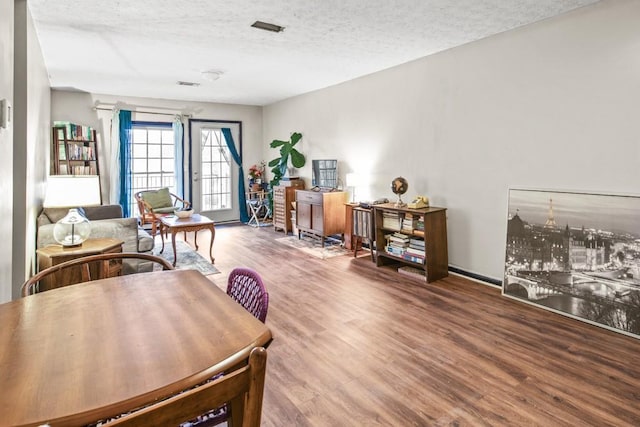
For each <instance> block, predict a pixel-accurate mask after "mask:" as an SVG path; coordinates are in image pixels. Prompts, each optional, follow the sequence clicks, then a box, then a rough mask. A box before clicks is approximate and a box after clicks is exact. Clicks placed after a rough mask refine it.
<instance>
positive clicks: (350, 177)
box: [346, 172, 361, 203]
mask: <svg viewBox="0 0 640 427" xmlns="http://www.w3.org/2000/svg"><path fill="white" fill-rule="evenodd" d="M346 181H347V187H351V188H353V196H352V203H355V202H356V187H357V186H359V185H361V182H360V181H361V178H360V175H358V174H357V173H354V172H351V173H348V174H347V176H346Z"/></svg>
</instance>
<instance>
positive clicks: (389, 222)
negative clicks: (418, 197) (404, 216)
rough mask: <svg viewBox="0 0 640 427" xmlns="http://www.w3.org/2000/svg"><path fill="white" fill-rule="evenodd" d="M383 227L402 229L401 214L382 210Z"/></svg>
mask: <svg viewBox="0 0 640 427" xmlns="http://www.w3.org/2000/svg"><path fill="white" fill-rule="evenodd" d="M382 227H383V228H387V229H389V230H398V231H399V230H400V229H401V228H402V226H401V223H400V215H398V213H397V212H389V211H383V212H382Z"/></svg>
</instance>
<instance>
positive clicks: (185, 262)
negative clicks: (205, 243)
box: [153, 240, 220, 275]
mask: <svg viewBox="0 0 640 427" xmlns="http://www.w3.org/2000/svg"><path fill="white" fill-rule="evenodd" d="M161 248H162V244H157V243H156V246H155V248H153V254H154V255H157V256H159V257H161V258H164V259H166V260H167V261H169V263H171V264H173V247H172V246H171V241H169V242H166V241H165V242H164V251H163V252H162V253H160V249H161ZM207 249H208V248H207ZM176 251H177V252H178V261H177V263H176V267H175V268H176V269H177V270H198V271H199V272H200V273H202V274H204V275H208V274H219V273H220V270H218V269H217V268H216V267H215V266H214V265H213V264H211V261H210V260H208V259H206V258H204V257H203V256H202V255H200V254H199V253H198V252H196V251H195V250H194V249H193V248H192V247H191V246H189V244H188V243H185V242H183V241H182V240H176Z"/></svg>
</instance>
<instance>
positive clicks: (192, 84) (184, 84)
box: [177, 80, 200, 86]
mask: <svg viewBox="0 0 640 427" xmlns="http://www.w3.org/2000/svg"><path fill="white" fill-rule="evenodd" d="M177 85H178V86H200V83H195V82H183V81H180V80H178V82H177Z"/></svg>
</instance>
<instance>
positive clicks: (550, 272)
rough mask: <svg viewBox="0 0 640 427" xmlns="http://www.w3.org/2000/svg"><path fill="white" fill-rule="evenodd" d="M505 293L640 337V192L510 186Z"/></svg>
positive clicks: (503, 289)
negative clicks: (610, 192)
mask: <svg viewBox="0 0 640 427" xmlns="http://www.w3.org/2000/svg"><path fill="white" fill-rule="evenodd" d="M502 293H503V295H505V296H508V297H510V298H514V299H518V300H521V301H524V302H527V303H530V304H533V305H536V306H538V307H541V308H544V309H548V310H552V311H555V312H558V313H560V314H564V315H567V316H570V317H573V318H576V319H580V320H583V321H586V322H589V323H592V324H595V325H598V326H602V327H605V328H608V329H611V330H615V331H617V332H621V333H624V334H627V335H631V336H634V337H635V338H640V197H638V196H625V195H609V194H588V193H579V192H563V191H546V190H527V189H511V190H509V208H508V218H507V242H506V259H505V273H504V281H503V285H502Z"/></svg>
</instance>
